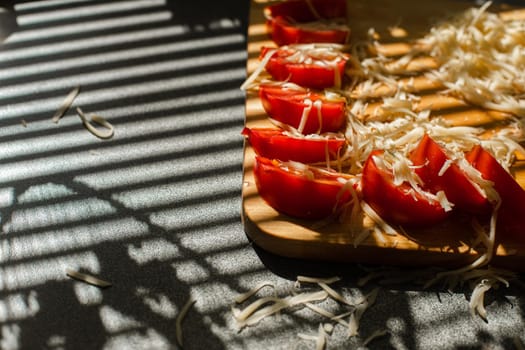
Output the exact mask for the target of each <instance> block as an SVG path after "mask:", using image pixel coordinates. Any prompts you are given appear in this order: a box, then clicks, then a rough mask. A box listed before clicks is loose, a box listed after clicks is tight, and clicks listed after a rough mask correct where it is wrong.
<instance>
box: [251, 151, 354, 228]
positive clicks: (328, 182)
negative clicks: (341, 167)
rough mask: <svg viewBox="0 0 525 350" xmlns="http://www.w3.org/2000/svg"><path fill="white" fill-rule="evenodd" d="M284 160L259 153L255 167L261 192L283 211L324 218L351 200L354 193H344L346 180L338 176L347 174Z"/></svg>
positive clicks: (309, 217)
mask: <svg viewBox="0 0 525 350" xmlns="http://www.w3.org/2000/svg"><path fill="white" fill-rule="evenodd" d="M283 164H284V163H282V162H279V161H276V160H270V159H268V158H265V157H260V156H256V157H255V163H254V168H253V174H254V177H255V183H256V186H257V190H258V192H259V195H260V196H261V198H263V199H264V200H265V201H266V203H268V204H269V205H270V206H271V207H272V208H274V209H275V210H276V211H278V212H279V213H282V214H286V215H289V216H292V217H295V218H301V219H322V218H326V217H328V216H330V215H333V214H334V213H336V212H337V209H338V208H340V207H341V206H342V205H344V204H345V203H347V202H348V201H349V200H350V198H351V196H350V194H349V193H346V192H345V193H343V191H344V189H343V187H344V184H343V183H342V182H341V181H339V180H338V179H339V178H344V175H343V174H339V173H328V172H320V171H317V170H316V168H314V167H308V169H309V170H307V171H303V170H297V169H295V170H294V169H290V168H289V167H286V166H284V165H283ZM307 172H308V174H307ZM347 179H348V178H347Z"/></svg>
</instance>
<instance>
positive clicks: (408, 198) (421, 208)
mask: <svg viewBox="0 0 525 350" xmlns="http://www.w3.org/2000/svg"><path fill="white" fill-rule="evenodd" d="M381 156H383V152H382V151H374V152H372V153H371V154H370V156H369V157H368V159H367V160H366V162H365V165H364V168H363V178H362V180H361V187H362V194H363V199H364V201H365V202H366V203H368V205H370V206H371V207H372V209H374V211H375V212H376V213H377V214H378V215H379V216H380V217H381V218H382V219H383V220H385V221H386V222H389V223H391V224H396V225H404V226H407V227H409V226H412V227H420V226H429V225H433V224H436V223H438V222H441V221H443V220H444V219H446V218H447V217H448V216H449V212H446V211H445V210H444V209H443V208H442V207H441V205H440V204H439V203H438V202H430V201H429V200H428V199H427V198H425V197H423V196H422V195H421V194H419V193H418V192H415V191H413V188H412V187H411V186H410V185H409V184H408V183H402V184H401V185H395V184H394V175H393V173H391V172H388V171H386V170H383V169H381V168H379V167H378V166H377V164H376V162H375V160H374V158H375V157H381Z"/></svg>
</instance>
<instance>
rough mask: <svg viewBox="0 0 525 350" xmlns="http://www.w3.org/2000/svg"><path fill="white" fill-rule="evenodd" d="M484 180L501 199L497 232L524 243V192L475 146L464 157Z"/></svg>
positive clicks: (510, 176)
mask: <svg viewBox="0 0 525 350" xmlns="http://www.w3.org/2000/svg"><path fill="white" fill-rule="evenodd" d="M466 158H467V161H469V162H470V163H471V164H472V166H474V167H475V168H476V169H478V170H479V171H480V172H481V175H482V176H483V178H484V179H486V180H490V181H492V182H493V183H494V189H495V190H496V192H498V194H499V196H500V198H501V206H500V209H499V212H498V223H497V227H498V232H499V233H502V234H505V235H507V237H511V238H512V239H518V240H520V241H522V242H523V241H525V222H524V221H523V220H524V218H525V190H524V189H523V188H522V187H521V186H520V184H519V183H518V182H516V180H515V179H514V178H513V177H512V175H511V174H509V173H508V172H507V171H506V170H505V169H504V168H503V167H502V166H501V164H499V162H498V161H497V160H496V159H495V158H494V157H493V156H492V154H490V153H489V152H488V151H486V150H485V149H483V148H482V147H481V146H479V145H478V146H475V147H474V148H473V149H472V150H471V151H470V152H469V153H468V154H467V156H466Z"/></svg>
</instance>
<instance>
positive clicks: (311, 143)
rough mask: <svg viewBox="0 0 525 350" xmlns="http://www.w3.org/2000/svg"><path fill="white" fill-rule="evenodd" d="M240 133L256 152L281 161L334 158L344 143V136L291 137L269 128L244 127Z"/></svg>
mask: <svg viewBox="0 0 525 350" xmlns="http://www.w3.org/2000/svg"><path fill="white" fill-rule="evenodd" d="M242 134H243V135H244V136H246V137H247V138H248V141H249V142H250V145H251V146H252V147H253V149H254V151H255V153H256V154H258V155H260V156H263V157H266V158H270V159H279V160H282V161H288V160H292V161H296V162H301V163H318V162H326V161H329V160H336V159H337V158H338V156H339V155H340V152H341V151H342V149H343V146H344V145H345V144H346V140H345V139H344V138H335V137H321V136H317V137H293V136H288V135H287V134H286V133H285V132H283V131H282V130H278V129H271V128H253V129H250V128H247V127H246V128H244V129H243V131H242Z"/></svg>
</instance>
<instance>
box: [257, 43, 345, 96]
mask: <svg viewBox="0 0 525 350" xmlns="http://www.w3.org/2000/svg"><path fill="white" fill-rule="evenodd" d="M270 50H272V51H270ZM270 52H273V53H270ZM267 54H268V55H271V58H270V59H269V60H268V62H267V63H266V65H265V68H266V71H267V72H268V73H270V75H271V76H272V77H273V78H274V79H275V80H279V81H290V82H292V83H295V84H298V85H301V86H304V87H309V88H314V89H325V88H331V87H336V88H340V87H341V86H342V83H343V77H344V74H345V66H346V62H347V61H348V59H349V56H348V54H346V53H343V52H341V51H340V50H339V49H338V48H337V47H335V46H334V45H329V44H326V45H322V44H301V45H288V46H281V47H280V48H278V49H275V48H270V47H263V48H262V50H261V55H260V59H264V57H265V56H266V55H267Z"/></svg>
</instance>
